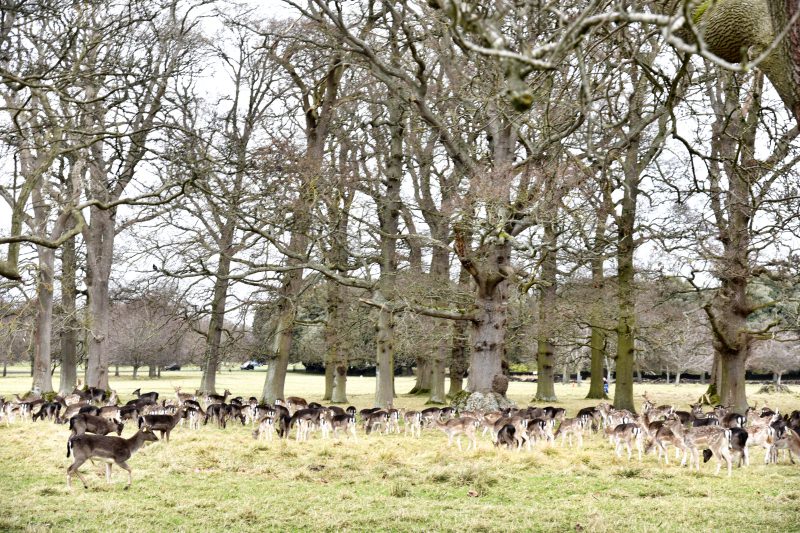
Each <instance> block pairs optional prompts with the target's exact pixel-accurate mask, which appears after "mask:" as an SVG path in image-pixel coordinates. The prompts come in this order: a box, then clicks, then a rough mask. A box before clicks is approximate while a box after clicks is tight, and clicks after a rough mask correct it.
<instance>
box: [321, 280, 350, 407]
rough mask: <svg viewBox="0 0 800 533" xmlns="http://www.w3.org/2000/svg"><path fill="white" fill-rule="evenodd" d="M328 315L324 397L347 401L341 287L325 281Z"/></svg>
mask: <svg viewBox="0 0 800 533" xmlns="http://www.w3.org/2000/svg"><path fill="white" fill-rule="evenodd" d="M326 298H327V301H328V306H327V310H328V316H327V319H326V321H325V348H326V357H325V361H326V364H325V398H323V399H327V400H330V401H331V402H333V403H347V352H346V351H345V350H344V347H343V346H342V335H341V326H342V316H341V307H342V305H341V302H342V298H341V287H340V286H339V284H338V283H336V282H335V281H331V280H328V281H327V294H326Z"/></svg>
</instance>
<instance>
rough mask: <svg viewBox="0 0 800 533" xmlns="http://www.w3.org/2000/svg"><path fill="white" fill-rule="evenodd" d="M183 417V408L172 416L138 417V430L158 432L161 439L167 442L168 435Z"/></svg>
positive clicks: (179, 408)
mask: <svg viewBox="0 0 800 533" xmlns="http://www.w3.org/2000/svg"><path fill="white" fill-rule="evenodd" d="M182 417H183V407H182V406H181V407H178V409H177V410H176V411H175V414H173V415H144V416H140V417H139V429H142V428H143V427H144V428H147V429H149V430H151V431H153V432H155V431H160V432H161V438H162V439H163V440H165V441H166V442H169V434H170V432H171V431H172V430H173V429H174V428H175V426H177V425H178V422H180V421H181V418H182Z"/></svg>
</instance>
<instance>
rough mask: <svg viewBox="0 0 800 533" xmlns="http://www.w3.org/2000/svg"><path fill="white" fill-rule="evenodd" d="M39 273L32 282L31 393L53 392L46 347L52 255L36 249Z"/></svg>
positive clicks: (50, 318)
mask: <svg viewBox="0 0 800 533" xmlns="http://www.w3.org/2000/svg"><path fill="white" fill-rule="evenodd" d="M37 253H38V255H39V272H38V274H37V282H36V317H35V319H34V329H33V386H32V389H33V390H38V391H39V392H41V393H45V392H52V391H53V376H52V374H51V372H52V365H51V361H50V353H51V349H50V343H51V339H52V332H53V280H54V275H53V271H54V270H55V262H56V251H55V250H53V249H52V248H45V247H43V246H38V247H37Z"/></svg>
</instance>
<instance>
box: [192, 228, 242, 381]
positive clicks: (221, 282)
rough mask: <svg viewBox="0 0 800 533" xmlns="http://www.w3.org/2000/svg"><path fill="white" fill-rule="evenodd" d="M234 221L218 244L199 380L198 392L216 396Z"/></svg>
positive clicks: (225, 230)
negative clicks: (201, 370)
mask: <svg viewBox="0 0 800 533" xmlns="http://www.w3.org/2000/svg"><path fill="white" fill-rule="evenodd" d="M233 222H234V219H233V217H231V218H230V220H229V225H228V226H227V227H226V228H225V229H224V230H223V235H222V239H221V244H220V255H219V265H218V267H217V272H216V275H215V279H214V296H213V300H212V301H211V319H210V320H209V323H208V332H207V333H206V359H205V364H204V365H203V376H202V377H201V379H200V391H201V392H207V393H209V394H216V393H217V392H216V384H217V371H218V367H219V356H220V347H221V345H222V330H223V329H224V328H225V303H226V301H227V299H228V287H229V285H230V281H229V279H228V276H229V274H230V270H231V255H230V254H231V252H232V245H233V235H234V224H233Z"/></svg>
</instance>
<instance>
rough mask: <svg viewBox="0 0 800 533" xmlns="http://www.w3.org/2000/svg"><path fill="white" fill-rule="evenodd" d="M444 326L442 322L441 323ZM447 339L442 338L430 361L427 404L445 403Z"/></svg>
mask: <svg viewBox="0 0 800 533" xmlns="http://www.w3.org/2000/svg"><path fill="white" fill-rule="evenodd" d="M441 326H442V328H444V324H441ZM446 354H447V339H446V338H442V340H440V341H439V346H438V348H437V350H436V353H435V354H434V356H433V361H432V362H431V397H430V399H429V400H428V401H427V403H429V404H434V405H441V404H445V403H447V394H446V393H445V390H444V381H445V379H444V378H445V376H444V375H445V369H446V368H447V365H446V362H445V361H446V359H447V355H446Z"/></svg>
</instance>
